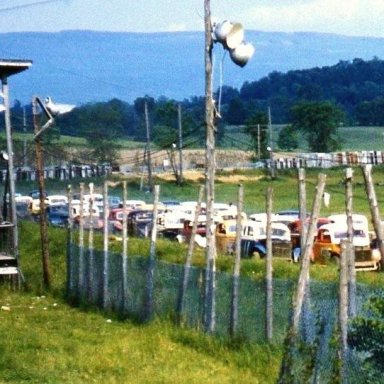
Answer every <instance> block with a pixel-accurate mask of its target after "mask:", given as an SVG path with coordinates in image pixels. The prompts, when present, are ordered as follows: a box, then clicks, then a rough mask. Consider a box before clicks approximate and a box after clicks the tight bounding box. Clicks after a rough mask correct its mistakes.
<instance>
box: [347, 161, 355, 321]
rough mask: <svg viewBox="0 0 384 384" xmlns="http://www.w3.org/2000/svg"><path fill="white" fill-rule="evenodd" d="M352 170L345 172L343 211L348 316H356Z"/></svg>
mask: <svg viewBox="0 0 384 384" xmlns="http://www.w3.org/2000/svg"><path fill="white" fill-rule="evenodd" d="M352 175H353V171H352V168H347V169H346V170H345V211H346V215H347V232H348V236H347V238H348V241H349V243H350V246H349V247H347V248H346V251H347V253H346V257H347V265H348V295H349V300H348V303H349V316H351V317H353V316H355V315H356V269H355V248H354V247H353V236H354V235H353V217H352V215H353V211H352V209H353V208H352V202H353V192H352Z"/></svg>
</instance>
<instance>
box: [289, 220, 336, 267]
mask: <svg viewBox="0 0 384 384" xmlns="http://www.w3.org/2000/svg"><path fill="white" fill-rule="evenodd" d="M329 223H331V220H330V219H329V218H327V217H319V218H318V219H317V223H316V226H317V229H318V228H320V227H321V226H322V225H325V224H329ZM306 224H307V227H308V226H309V224H310V218H307V220H306ZM288 228H289V230H290V231H291V243H292V260H293V261H294V262H298V261H299V258H300V256H301V252H302V251H301V229H302V223H301V220H300V219H297V220H295V221H292V222H291V223H289V224H288Z"/></svg>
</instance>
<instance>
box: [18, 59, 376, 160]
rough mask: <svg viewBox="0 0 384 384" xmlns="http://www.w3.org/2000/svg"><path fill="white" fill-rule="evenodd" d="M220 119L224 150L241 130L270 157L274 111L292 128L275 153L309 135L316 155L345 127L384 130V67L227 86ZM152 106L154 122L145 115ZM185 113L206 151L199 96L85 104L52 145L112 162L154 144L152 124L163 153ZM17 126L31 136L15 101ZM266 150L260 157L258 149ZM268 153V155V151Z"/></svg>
mask: <svg viewBox="0 0 384 384" xmlns="http://www.w3.org/2000/svg"><path fill="white" fill-rule="evenodd" d="M214 98H215V101H216V110H217V111H216V112H217V116H218V118H217V143H218V145H220V143H221V142H222V140H223V138H224V136H225V134H226V132H227V131H228V129H229V128H228V127H231V126H232V127H233V126H241V127H242V128H239V130H238V131H236V132H239V131H241V132H244V133H246V134H249V135H250V136H251V139H252V140H251V141H249V143H248V144H249V147H250V148H253V149H254V150H255V152H258V153H257V156H258V157H262V158H265V157H267V156H268V153H267V148H268V140H269V138H268V125H269V124H270V123H271V121H269V118H268V114H267V111H268V108H270V111H271V118H272V122H273V124H285V125H286V126H285V128H283V129H282V130H281V131H280V135H279V138H278V141H277V142H276V143H275V146H276V147H278V148H280V149H284V150H290V149H294V148H297V145H298V144H297V142H298V138H299V136H303V137H304V138H305V139H306V140H307V143H308V148H309V149H310V150H312V151H317V152H326V151H332V150H337V149H339V147H340V143H341V141H340V138H338V137H337V127H338V126H339V125H342V124H346V125H384V61H382V60H380V59H378V58H376V57H375V58H373V59H372V60H369V61H364V60H362V59H354V60H352V61H351V62H349V61H340V62H339V63H337V64H336V65H334V66H327V67H322V68H311V69H307V70H292V71H288V72H287V73H280V72H276V71H275V72H272V73H270V74H269V75H268V76H266V77H263V78H261V79H260V80H257V81H253V82H245V83H244V84H243V85H242V87H241V88H240V89H236V88H233V87H229V86H225V85H224V86H222V87H221V88H220V89H217V90H216V92H215V95H214ZM145 104H146V105H147V109H148V112H149V114H148V115H149V121H146V119H145V116H144V105H145ZM178 108H181V111H182V114H181V125H182V129H183V137H184V138H186V139H184V140H183V141H184V143H183V144H184V145H185V146H189V147H193V146H203V145H204V142H205V124H204V121H205V110H204V109H205V100H204V97H199V96H194V97H191V98H189V99H184V100H182V101H177V100H172V99H168V98H166V97H159V98H158V99H154V98H153V97H151V96H148V95H146V96H143V97H138V98H137V99H136V100H134V102H133V103H128V102H125V101H122V100H119V99H112V100H110V101H107V102H96V103H88V104H84V105H81V106H79V107H77V108H75V109H74V110H73V111H72V112H70V113H68V114H65V115H62V116H59V117H58V118H57V119H56V129H55V130H52V131H51V132H50V133H49V135H48V137H47V139H46V140H49V139H50V140H51V141H52V140H53V139H54V138H55V137H58V136H59V135H60V134H63V135H70V136H79V137H84V138H86V140H87V142H88V143H89V146H88V156H89V157H90V158H95V159H98V160H100V161H109V160H110V159H111V158H114V157H115V156H116V150H117V149H119V146H118V140H119V139H120V138H124V139H127V138H130V139H132V140H136V141H145V140H146V126H145V125H146V124H149V125H150V127H151V140H152V141H153V142H154V143H155V144H157V145H158V146H159V147H161V148H170V147H171V146H172V144H174V143H177V137H178V127H179V125H180V121H178ZM12 126H13V128H14V130H16V131H21V132H22V131H24V130H27V131H30V128H27V127H32V126H33V123H32V112H31V106H30V105H27V106H22V105H21V103H20V102H19V101H15V103H14V106H13V108H12ZM256 147H258V150H256ZM260 148H261V149H260Z"/></svg>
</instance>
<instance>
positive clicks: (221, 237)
mask: <svg viewBox="0 0 384 384" xmlns="http://www.w3.org/2000/svg"><path fill="white" fill-rule="evenodd" d="M236 227H237V222H236V220H234V219H229V220H223V221H220V222H219V223H218V224H217V225H216V230H215V238H216V249H217V252H218V253H221V254H226V253H230V254H232V253H234V251H235V242H236Z"/></svg>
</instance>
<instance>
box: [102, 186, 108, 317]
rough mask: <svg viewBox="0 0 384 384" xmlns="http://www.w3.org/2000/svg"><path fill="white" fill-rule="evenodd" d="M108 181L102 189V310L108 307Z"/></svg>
mask: <svg viewBox="0 0 384 384" xmlns="http://www.w3.org/2000/svg"><path fill="white" fill-rule="evenodd" d="M108 211H109V206H108V181H104V187H103V256H104V257H103V303H102V305H103V309H104V310H105V309H107V307H108V291H109V287H108V284H109V255H108V251H109V249H108V213H109V212H108Z"/></svg>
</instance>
